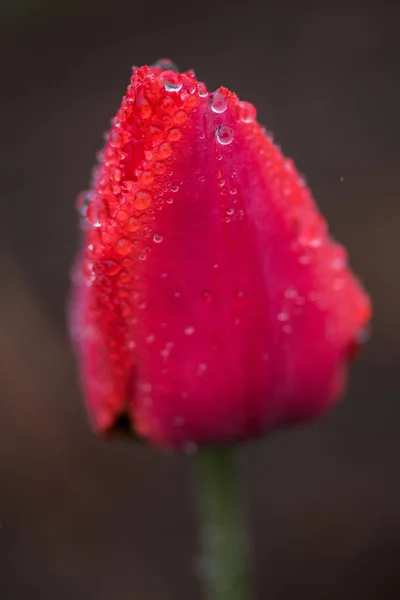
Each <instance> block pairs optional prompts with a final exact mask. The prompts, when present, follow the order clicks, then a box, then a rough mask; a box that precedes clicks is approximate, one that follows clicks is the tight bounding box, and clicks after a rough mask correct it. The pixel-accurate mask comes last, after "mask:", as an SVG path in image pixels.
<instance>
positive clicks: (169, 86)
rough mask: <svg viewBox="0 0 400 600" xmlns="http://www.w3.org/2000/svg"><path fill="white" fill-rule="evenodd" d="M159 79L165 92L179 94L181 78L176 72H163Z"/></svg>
mask: <svg viewBox="0 0 400 600" xmlns="http://www.w3.org/2000/svg"><path fill="white" fill-rule="evenodd" d="M161 77H162V80H163V82H164V87H165V89H166V90H167V92H179V91H180V90H181V89H182V81H181V77H180V75H179V73H177V72H176V71H171V70H167V71H164V73H163V74H162V76H161Z"/></svg>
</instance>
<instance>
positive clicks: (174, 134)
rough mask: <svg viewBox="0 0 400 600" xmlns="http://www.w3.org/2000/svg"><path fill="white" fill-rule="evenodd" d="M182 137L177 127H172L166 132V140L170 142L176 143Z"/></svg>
mask: <svg viewBox="0 0 400 600" xmlns="http://www.w3.org/2000/svg"><path fill="white" fill-rule="evenodd" d="M181 137H182V132H181V130H180V129H179V128H178V127H173V128H172V129H170V130H169V131H168V134H167V139H168V141H170V142H177V141H178V140H180V139H181Z"/></svg>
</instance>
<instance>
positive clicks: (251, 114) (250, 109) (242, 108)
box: [238, 102, 257, 123]
mask: <svg viewBox="0 0 400 600" xmlns="http://www.w3.org/2000/svg"><path fill="white" fill-rule="evenodd" d="M238 108H239V119H240V120H241V121H243V123H251V122H252V121H254V119H255V118H256V116H257V111H256V107H255V106H253V104H251V103H250V102H239V105H238Z"/></svg>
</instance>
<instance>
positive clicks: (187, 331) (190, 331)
mask: <svg viewBox="0 0 400 600" xmlns="http://www.w3.org/2000/svg"><path fill="white" fill-rule="evenodd" d="M184 333H185V335H193V334H194V327H186V328H185V329H184Z"/></svg>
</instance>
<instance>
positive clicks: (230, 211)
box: [226, 208, 235, 216]
mask: <svg viewBox="0 0 400 600" xmlns="http://www.w3.org/2000/svg"><path fill="white" fill-rule="evenodd" d="M234 212H235V211H234V209H233V208H227V209H226V214H227V215H230V216H232V215H233V214H234Z"/></svg>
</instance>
